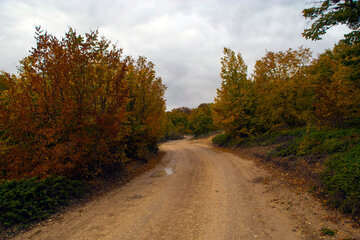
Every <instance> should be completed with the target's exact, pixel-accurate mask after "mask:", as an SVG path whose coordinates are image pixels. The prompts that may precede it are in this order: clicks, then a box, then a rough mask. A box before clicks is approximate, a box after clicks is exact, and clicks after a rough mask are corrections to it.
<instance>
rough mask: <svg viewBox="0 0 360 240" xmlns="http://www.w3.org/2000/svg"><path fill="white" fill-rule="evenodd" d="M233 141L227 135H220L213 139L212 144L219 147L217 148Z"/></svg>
mask: <svg viewBox="0 0 360 240" xmlns="http://www.w3.org/2000/svg"><path fill="white" fill-rule="evenodd" d="M230 140H231V137H230V135H228V134H226V133H222V134H219V135H216V136H215V137H214V138H213V139H212V143H213V144H215V145H217V146H220V147H222V146H226V145H227V143H228V142H229V141H230Z"/></svg>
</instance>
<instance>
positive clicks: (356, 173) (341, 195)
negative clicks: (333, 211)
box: [323, 145, 360, 214]
mask: <svg viewBox="0 0 360 240" xmlns="http://www.w3.org/2000/svg"><path fill="white" fill-rule="evenodd" d="M326 166H327V169H326V171H325V172H324V173H323V184H324V192H325V193H326V194H327V195H328V196H329V198H328V204H329V205H330V206H332V207H336V208H339V209H340V210H341V211H343V212H347V213H353V214H359V213H360V145H358V146H356V147H354V148H352V149H351V150H349V151H346V152H344V153H337V154H334V155H333V156H331V157H330V159H329V161H327V162H326Z"/></svg>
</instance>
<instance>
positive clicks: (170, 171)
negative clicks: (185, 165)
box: [164, 168, 174, 175]
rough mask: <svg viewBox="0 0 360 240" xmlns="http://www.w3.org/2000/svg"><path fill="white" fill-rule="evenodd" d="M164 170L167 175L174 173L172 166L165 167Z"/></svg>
mask: <svg viewBox="0 0 360 240" xmlns="http://www.w3.org/2000/svg"><path fill="white" fill-rule="evenodd" d="M164 171H165V172H166V174H167V175H171V174H174V170H173V169H172V168H165V169H164Z"/></svg>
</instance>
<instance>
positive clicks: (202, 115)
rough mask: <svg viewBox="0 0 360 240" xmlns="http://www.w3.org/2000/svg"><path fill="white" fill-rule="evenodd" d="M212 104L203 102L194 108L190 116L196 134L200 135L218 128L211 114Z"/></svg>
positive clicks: (191, 127) (190, 122) (192, 129)
mask: <svg viewBox="0 0 360 240" xmlns="http://www.w3.org/2000/svg"><path fill="white" fill-rule="evenodd" d="M211 105H212V104H209V103H202V104H200V105H199V106H198V107H197V108H196V109H194V110H192V112H191V114H190V116H189V125H190V129H191V131H192V133H193V134H195V136H200V135H202V134H206V133H209V132H211V131H214V130H215V129H216V128H215V126H214V124H213V118H212V115H211V108H212V106H211Z"/></svg>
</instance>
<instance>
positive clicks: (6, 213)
mask: <svg viewBox="0 0 360 240" xmlns="http://www.w3.org/2000/svg"><path fill="white" fill-rule="evenodd" d="M84 193H85V189H84V186H83V184H82V183H81V182H80V181H75V180H70V179H68V178H65V177H61V176H59V177H49V178H45V179H38V178H36V177H35V178H28V179H21V180H11V181H0V229H5V228H7V227H10V226H12V225H15V224H27V223H30V222H32V221H35V220H42V219H45V218H47V217H48V216H49V215H50V214H52V213H54V212H55V210H56V209H57V208H58V207H60V206H63V205H67V204H68V201H69V200H70V199H73V198H77V197H80V196H81V195H83V194H84Z"/></svg>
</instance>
